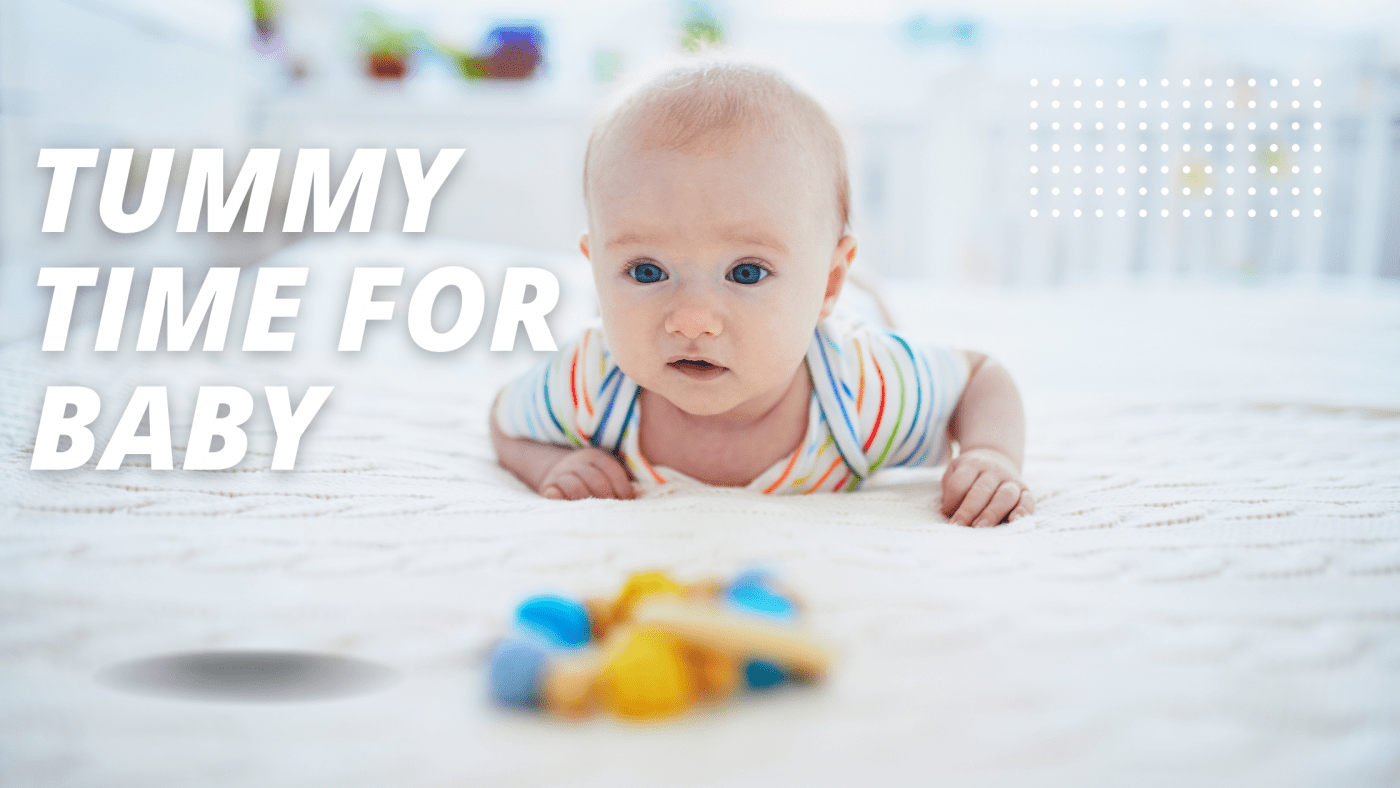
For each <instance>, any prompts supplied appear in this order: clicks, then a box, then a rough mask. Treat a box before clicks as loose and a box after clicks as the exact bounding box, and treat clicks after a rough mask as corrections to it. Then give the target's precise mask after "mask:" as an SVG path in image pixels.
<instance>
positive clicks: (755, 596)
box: [725, 572, 797, 621]
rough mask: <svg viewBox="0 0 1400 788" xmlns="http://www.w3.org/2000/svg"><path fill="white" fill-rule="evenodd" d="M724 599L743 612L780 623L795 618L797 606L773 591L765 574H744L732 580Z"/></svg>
mask: <svg viewBox="0 0 1400 788" xmlns="http://www.w3.org/2000/svg"><path fill="white" fill-rule="evenodd" d="M725 598H726V599H728V600H729V603H730V604H732V605H734V606H735V607H738V608H739V609H741V610H743V611H745V612H749V613H760V614H762V615H765V616H770V617H772V618H776V619H778V620H780V621H792V620H793V619H794V618H796V617H797V605H795V604H793V602H792V600H790V599H788V598H787V597H785V596H783V595H782V594H780V593H778V592H777V591H776V590H774V589H773V586H772V584H771V583H770V582H769V578H768V574H767V573H766V572H745V573H743V574H741V575H739V576H738V577H736V578H734V582H733V583H730V584H729V590H728V591H726V592H725Z"/></svg>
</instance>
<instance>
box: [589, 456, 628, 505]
mask: <svg viewBox="0 0 1400 788" xmlns="http://www.w3.org/2000/svg"><path fill="white" fill-rule="evenodd" d="M597 467H599V468H600V469H601V470H602V471H603V475H604V476H606V477H608V481H609V482H610V483H611V484H612V489H613V491H614V492H615V493H616V495H615V496H613V497H616V498H621V499H623V500H626V499H628V498H634V497H636V493H635V492H634V490H633V487H632V480H631V479H630V478H628V476H627V471H625V470H623V469H622V463H620V462H618V461H617V460H615V459H613V457H612V456H608V457H607V458H606V459H600V460H599V461H598V465H597Z"/></svg>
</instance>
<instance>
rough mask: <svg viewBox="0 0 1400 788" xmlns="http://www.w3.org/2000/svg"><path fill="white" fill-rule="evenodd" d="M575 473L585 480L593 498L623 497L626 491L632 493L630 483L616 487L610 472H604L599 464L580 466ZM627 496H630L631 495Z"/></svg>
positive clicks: (585, 484)
mask: <svg viewBox="0 0 1400 788" xmlns="http://www.w3.org/2000/svg"><path fill="white" fill-rule="evenodd" d="M574 472H575V473H577V474H578V476H579V478H580V479H582V480H583V483H584V486H586V487H587V488H588V493H589V496H591V497H593V498H622V497H623V495H624V491H625V492H628V493H630V492H631V490H630V485H629V486H628V487H624V488H622V489H621V490H618V489H614V487H613V482H612V479H611V478H610V474H607V473H604V472H603V469H602V468H599V467H598V466H597V465H593V464H591V463H590V464H587V465H583V466H580V467H579V468H578V469H577V470H576V471H574ZM626 497H628V498H630V497H631V495H627V496H626Z"/></svg>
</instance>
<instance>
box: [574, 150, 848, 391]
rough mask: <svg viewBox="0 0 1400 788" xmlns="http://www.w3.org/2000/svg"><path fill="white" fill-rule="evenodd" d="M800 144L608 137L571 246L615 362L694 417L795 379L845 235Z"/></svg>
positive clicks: (824, 183)
mask: <svg viewBox="0 0 1400 788" xmlns="http://www.w3.org/2000/svg"><path fill="white" fill-rule="evenodd" d="M803 158H804V157H803V156H802V155H801V151H800V149H799V148H798V146H796V145H794V144H791V143H790V142H785V141H783V140H778V139H771V138H769V136H768V135H763V134H747V135H745V136H744V137H743V138H741V139H739V140H736V141H734V142H732V143H728V144H723V145H719V146H718V147H717V149H714V150H701V151H672V150H666V149H664V148H660V147H653V146H649V145H646V144H643V143H640V142H637V141H635V140H634V141H622V140H615V141H610V142H609V143H608V144H607V146H606V147H604V148H603V149H602V150H601V151H600V155H599V156H598V158H597V159H596V162H597V166H596V167H595V168H594V172H593V175H592V180H591V183H590V198H591V204H592V221H591V224H590V228H589V229H590V232H589V234H588V235H585V236H584V238H583V241H582V243H581V246H582V248H583V251H584V254H586V255H588V256H589V259H590V260H591V261H592V263H593V277H594V280H595V281H596V283H597V288H598V298H599V306H600V309H601V311H602V315H603V327H604V331H605V332H606V336H607V341H608V347H609V349H610V350H611V351H612V354H613V357H614V360H615V361H616V362H617V364H618V366H620V367H621V368H622V371H623V372H625V373H626V374H627V375H628V376H629V377H631V378H632V379H633V380H635V381H636V382H637V383H638V384H639V385H641V386H642V387H643V388H645V389H647V390H649V391H652V392H655V393H657V394H660V395H661V396H663V397H665V398H666V399H667V400H669V401H670V402H671V403H673V404H674V405H676V406H677V407H678V408H680V409H681V410H684V411H686V412H688V413H691V414H694V415H705V416H708V415H716V414H722V413H731V412H733V413H734V414H735V415H736V416H744V415H748V416H758V415H761V414H762V413H763V412H764V411H763V409H765V408H770V407H772V405H773V404H774V403H775V402H776V398H778V397H781V395H782V394H783V392H785V391H786V390H787V388H788V386H790V385H791V384H792V381H793V376H794V375H795V374H797V373H798V370H799V368H800V366H801V364H802V360H803V356H804V354H805V353H806V350H807V346H808V343H809V342H810V341H811V339H812V331H813V329H814V328H815V327H816V324H817V322H818V321H819V320H820V319H821V318H823V317H825V316H826V314H827V313H828V312H829V311H830V309H831V306H832V304H833V303H834V302H835V299H836V295H837V294H839V291H840V286H841V283H842V281H843V279H844V276H845V270H846V265H848V264H849V262H850V258H851V256H852V255H853V254H854V249H855V241H854V239H853V238H851V237H850V236H846V237H838V236H839V235H840V233H839V228H836V227H835V225H836V221H835V220H834V218H833V214H834V213H835V206H834V196H833V194H832V192H833V190H834V187H833V184H832V183H831V178H830V176H829V175H827V174H826V173H825V172H824V171H821V169H822V168H819V167H816V166H815V165H813V164H810V163H808V162H806V161H804V160H803Z"/></svg>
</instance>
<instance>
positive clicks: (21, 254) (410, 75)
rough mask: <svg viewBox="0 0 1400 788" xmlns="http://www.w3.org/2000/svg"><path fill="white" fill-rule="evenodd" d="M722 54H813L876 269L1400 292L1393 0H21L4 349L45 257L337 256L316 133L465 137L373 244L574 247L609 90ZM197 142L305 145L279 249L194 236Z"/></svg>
mask: <svg viewBox="0 0 1400 788" xmlns="http://www.w3.org/2000/svg"><path fill="white" fill-rule="evenodd" d="M702 43H722V44H724V45H727V46H732V47H735V48H737V49H741V50H747V51H752V52H755V53H759V54H761V55H762V56H764V57H766V58H768V59H769V60H771V61H774V62H776V63H778V64H781V65H783V66H786V67H787V68H789V69H790V70H791V71H792V72H794V73H795V74H796V75H797V76H798V77H799V78H800V79H801V80H803V81H805V82H806V83H807V84H809V85H810V86H811V87H812V88H813V89H814V90H815V92H817V93H818V95H819V96H820V97H821V98H823V100H825V101H826V102H827V103H828V104H829V105H830V107H831V109H832V110H833V112H834V114H835V115H836V116H837V117H838V120H839V122H840V124H841V125H842V126H843V128H844V130H845V132H846V135H847V145H848V148H849V152H850V158H851V163H852V173H851V174H852V185H853V192H854V194H853V199H854V217H853V223H854V227H855V232H856V233H857V235H858V236H859V238H860V241H861V247H860V265H861V268H862V270H864V271H865V272H866V274H867V275H868V276H870V277H872V278H874V279H875V280H877V281H879V280H885V281H888V282H897V281H899V280H904V279H918V280H923V281H926V282H934V283H940V284H946V285H948V286H950V287H954V286H957V287H962V286H975V287H980V288H995V289H1011V290H1033V289H1045V288H1067V287H1075V286H1080V285H1085V284H1088V285H1099V284H1106V283H1120V282H1135V283H1143V284H1145V285H1148V286H1155V285H1157V284H1160V283H1171V282H1181V281H1187V282H1200V281H1205V282H1211V283H1215V282H1223V283H1227V284H1229V285H1231V286H1238V287H1247V288H1249V287H1277V286H1288V287H1298V288H1303V289H1315V290H1326V289H1337V288H1344V289H1354V288H1364V289H1390V288H1393V287H1394V286H1395V283H1396V282H1400V5H1397V4H1395V3H1393V2H1383V1H1382V0H1335V2H1329V3H1315V2H1306V1H1305V0H1296V1H1295V2H1262V1H1260V0H1217V1H1213V2H1205V1H1204V0H1201V1H1199V2H1186V3H1173V4H1170V7H1167V6H1161V7H1159V6H1157V5H1155V4H1150V3H1146V2H1133V1H1132V0H1128V1H1127V2H1106V1H1103V0H1073V1H1072V2H1056V3H1047V2H1033V1H1032V0H997V1H996V2H983V3H976V4H972V3H965V4H949V3H938V2H918V1H917V0H864V1H863V2H859V3H855V2H851V3H835V2H832V3H822V2H797V1H795V0H753V1H752V2H743V3H739V2H693V1H690V0H668V1H666V2H639V1H637V0H610V1H609V2H590V3H574V2H565V1H564V0H557V1H548V0H534V1H533V2H529V1H525V0H521V1H520V2H506V1H505V0H500V1H499V2H478V1H475V0H369V1H368V2H366V0H253V2H247V1H246V0H7V1H6V2H4V3H0V341H10V340H14V339H16V338H19V337H25V336H30V335H34V334H37V333H39V332H40V331H41V330H42V327H43V320H44V316H45V314H46V310H47V307H48V299H49V290H48V289H47V288H38V287H36V286H35V282H36V278H37V271H38V269H39V268H40V267H42V266H61V265H88V266H92V265H97V266H110V265H129V266H135V267H137V269H138V271H140V270H148V269H149V268H151V267H153V266H172V265H177V266H184V267H186V269H187V272H188V273H189V274H190V275H188V276H187V282H190V283H191V284H197V283H198V281H199V280H200V279H202V276H198V275H197V271H198V270H199V268H200V267H201V266H209V265H239V266H245V265H251V264H256V263H257V262H258V261H260V260H262V259H264V258H265V257H266V256H267V255H269V254H271V253H272V252H275V251H277V250H278V249H280V248H282V247H284V246H287V245H289V244H294V243H305V242H307V241H309V240H310V239H311V238H312V237H313V236H314V235H316V234H314V233H312V232H310V231H309V230H308V231H307V232H305V233H300V234H292V233H288V234H283V233H282V232H281V231H280V230H279V229H277V228H280V226H281V219H282V215H281V210H282V209H281V205H282V204H283V203H284V202H285V197H286V192H287V190H288V186H289V183H290V176H291V167H292V164H293V163H294V161H295V155H296V149H298V148H303V147H306V148H312V147H314V148H330V149H331V162H332V180H333V182H334V183H339V179H340V177H341V174H342V173H343V172H344V169H345V167H346V165H347V164H348V162H349V158H350V155H351V153H352V152H353V151H354V149H356V148H366V147H374V148H390V149H393V148H418V149H420V150H421V151H422V155H423V160H424V162H425V166H426V164H427V163H429V162H431V161H432V159H433V158H434V157H435V156H436V154H437V151H438V150H439V149H441V148H448V147H451V148H457V147H461V148H465V149H466V153H465V156H464V158H463V160H462V162H461V163H460V164H459V165H458V166H457V169H456V170H455V171H454V173H453V175H452V177H451V178H449V180H448V181H447V183H446V185H445V186H444V187H443V188H442V190H441V191H440V192H439V195H438V197H437V199H436V201H435V203H434V209H433V212H432V217H431V222H430V224H429V227H428V232H427V233H426V234H424V235H423V236H414V235H408V234H403V233H401V232H400V231H399V230H400V223H401V222H402V215H403V213H402V212H403V206H404V203H405V201H406V198H405V196H404V191H403V185H402V181H401V180H400V179H399V176H398V172H397V165H396V161H395V157H394V155H393V154H392V152H391V153H390V154H389V157H388V161H387V163H386V170H387V171H386V172H385V175H384V180H383V186H382V188H381V194H380V199H379V202H378V208H377V211H376V215H375V220H374V223H373V230H372V232H371V233H370V235H371V236H374V237H373V238H370V239H366V242H367V243H370V244H372V243H374V242H376V241H378V242H384V243H393V244H399V245H402V244H410V245H411V244H417V243H430V242H436V241H440V240H442V239H467V240H472V241H485V242H492V243H499V244H506V245H510V246H514V247H519V248H522V249H528V250H536V251H541V252H554V253H564V254H569V253H573V251H574V250H575V247H576V243H577V238H578V234H579V232H580V231H581V230H582V228H583V226H584V213H583V205H582V200H581V196H580V185H579V182H580V171H581V161H582V149H583V144H584V140H585V137H586V134H587V129H588V124H589V120H590V117H591V113H592V112H593V109H594V108H595V106H596V105H597V103H598V101H599V99H600V98H602V97H603V96H604V95H606V94H607V93H608V91H609V90H610V89H612V88H613V87H614V86H615V82H616V80H617V79H619V78H620V77H623V76H625V75H627V74H628V73H629V72H632V71H633V70H635V69H638V68H641V67H644V66H646V65H648V64H649V63H651V62H654V61H655V60H657V59H660V58H663V57H667V56H670V55H673V54H676V53H678V52H681V51H684V50H685V49H687V48H692V47H695V46H697V45H699V44H702ZM44 147H85V148H99V149H101V151H102V153H101V157H100V159H99V161H98V166H97V167H96V168H93V169H86V170H82V171H80V173H79V177H78V181H77V186H76V190H75V192H74V197H73V202H72V208H71V212H70V216H69V220H68V229H67V231H66V232H65V233H63V234H43V233H41V232H40V231H39V227H40V223H41V218H42V216H43V212H44V206H45V200H46V195H47V193H48V188H49V181H50V178H51V172H52V171H51V170H49V169H40V168H38V167H36V166H35V165H36V162H37V158H38V151H39V149H40V148H44ZM197 147H213V148H222V149H224V150H225V152H226V156H225V164H226V168H227V175H226V187H227V185H228V184H230V183H231V182H232V180H233V178H234V177H235V176H236V174H237V172H238V169H239V167H240V166H241V164H242V161H243V157H244V155H245V154H246V152H247V150H248V149H250V148H281V149H282V150H283V154H282V162H281V168H280V170H279V177H278V186H277V190H276V192H275V195H274V202H273V210H272V212H271V213H270V215H269V218H268V223H267V226H268V228H269V230H268V231H267V232H264V233H246V234H245V233H243V232H242V231H241V220H240V221H238V222H235V224H234V230H233V231H232V232H229V233H223V234H211V233H206V232H198V233H185V234H177V233H175V231H174V226H175V220H176V215H177V214H178V212H179V211H178V206H179V200H180V197H181V195H182V194H183V191H184V174H185V169H186V168H187V167H188V162H189V158H190V153H191V150H192V149H194V148H197ZM112 148H134V149H135V151H136V154H135V162H134V165H133V174H132V178H131V181H130V183H129V185H128V189H127V202H126V207H127V210H128V211H132V210H134V209H135V207H136V205H137V204H138V203H139V201H140V198H141V193H142V188H143V181H144V167H145V165H146V162H148V160H149V154H150V151H151V150H152V149H153V148H174V149H175V151H176V157H175V166H174V171H173V174H172V176H171V182H170V183H171V185H170V190H169V194H168V196H167V199H166V204H165V208H164V210H163V212H162V214H161V217H160V219H159V220H158V222H157V224H156V225H155V226H154V227H153V228H151V229H149V230H146V231H144V232H141V233H136V234H133V235H118V234H116V233H113V232H111V231H109V230H107V229H106V228H105V227H103V225H102V223H101V222H100V220H99V219H98V211H97V206H98V194H99V192H100V189H101V184H102V179H103V175H104V173H105V169H106V161H107V155H108V151H109V150H110V149H112ZM346 226H348V220H345V221H343V222H342V230H341V231H340V234H346V231H345V229H344V228H345V227H346ZM201 227H203V224H202V223H201ZM139 277H140V275H139V273H138V284H137V293H141V292H144V290H143V289H142V285H141V284H140V278H139ZM191 280H192V281H191ZM140 300H141V299H140V298H139V296H138V297H137V298H134V299H133V301H136V302H139V301H140ZM80 314H81V310H80Z"/></svg>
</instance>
